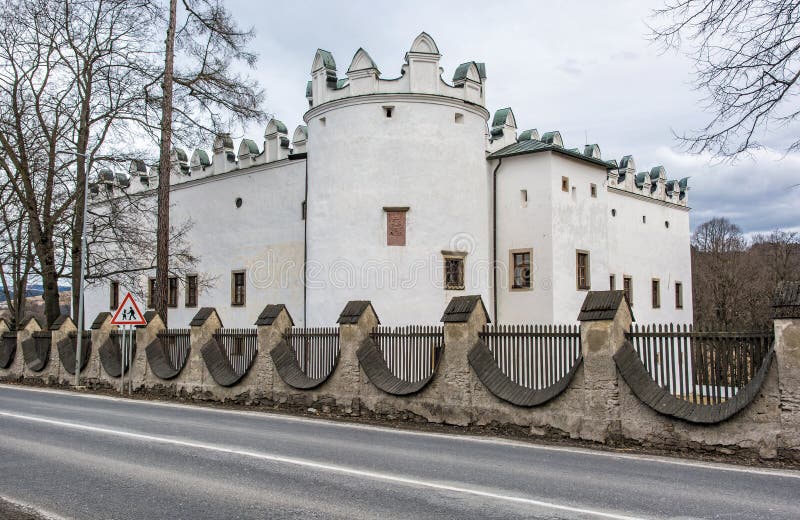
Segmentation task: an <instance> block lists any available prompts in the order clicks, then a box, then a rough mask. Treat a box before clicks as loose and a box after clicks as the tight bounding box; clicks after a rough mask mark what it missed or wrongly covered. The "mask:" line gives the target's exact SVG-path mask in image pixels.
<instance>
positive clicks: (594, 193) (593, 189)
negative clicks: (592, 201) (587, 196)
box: [589, 183, 597, 198]
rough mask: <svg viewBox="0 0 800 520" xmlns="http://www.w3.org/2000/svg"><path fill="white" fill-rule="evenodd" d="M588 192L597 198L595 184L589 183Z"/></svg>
mask: <svg viewBox="0 0 800 520" xmlns="http://www.w3.org/2000/svg"><path fill="white" fill-rule="evenodd" d="M589 193H591V195H592V197H594V198H597V184H595V183H591V184H590V185H589Z"/></svg>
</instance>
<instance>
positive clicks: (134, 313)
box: [111, 293, 147, 325]
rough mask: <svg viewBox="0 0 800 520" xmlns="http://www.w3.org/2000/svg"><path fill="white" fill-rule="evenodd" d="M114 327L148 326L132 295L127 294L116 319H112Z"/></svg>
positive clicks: (115, 314)
mask: <svg viewBox="0 0 800 520" xmlns="http://www.w3.org/2000/svg"><path fill="white" fill-rule="evenodd" d="M111 324H112V325H147V320H145V319H144V314H142V311H140V310H139V306H138V305H136V300H134V299H133V296H132V295H131V293H126V294H125V297H124V298H123V299H122V304H121V305H120V306H119V307H118V308H117V311H116V312H115V313H114V317H113V318H111Z"/></svg>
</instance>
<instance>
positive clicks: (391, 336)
mask: <svg viewBox="0 0 800 520" xmlns="http://www.w3.org/2000/svg"><path fill="white" fill-rule="evenodd" d="M370 337H371V338H372V339H373V341H375V344H376V345H378V348H379V349H380V351H381V353H382V354H383V359H384V360H385V361H386V365H387V366H388V367H389V371H390V372H391V373H392V374H393V375H394V376H395V377H397V378H398V379H401V380H403V381H408V382H410V383H413V382H416V381H420V380H422V379H426V378H427V377H429V376H430V375H431V374H432V373H433V371H434V370H436V366H437V365H438V361H439V358H440V356H441V354H442V351H443V349H444V327H442V326H434V325H431V326H427V325H408V326H404V327H375V328H374V329H373V330H372V332H371V333H370Z"/></svg>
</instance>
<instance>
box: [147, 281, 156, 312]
mask: <svg viewBox="0 0 800 520" xmlns="http://www.w3.org/2000/svg"><path fill="white" fill-rule="evenodd" d="M155 298H156V279H155V278H150V279H149V280H147V307H148V308H149V309H152V308H154V307H155V306H156V300H155Z"/></svg>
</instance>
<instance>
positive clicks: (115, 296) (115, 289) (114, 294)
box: [108, 282, 119, 310]
mask: <svg viewBox="0 0 800 520" xmlns="http://www.w3.org/2000/svg"><path fill="white" fill-rule="evenodd" d="M109 292H110V295H109V296H110V298H109V302H108V306H109V307H110V308H111V310H116V308H117V307H119V282H111V287H110V291H109Z"/></svg>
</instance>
